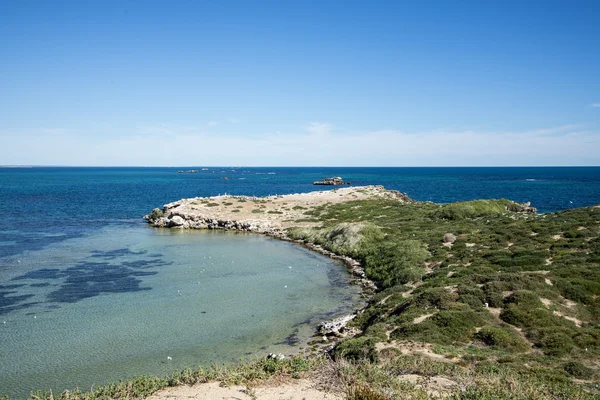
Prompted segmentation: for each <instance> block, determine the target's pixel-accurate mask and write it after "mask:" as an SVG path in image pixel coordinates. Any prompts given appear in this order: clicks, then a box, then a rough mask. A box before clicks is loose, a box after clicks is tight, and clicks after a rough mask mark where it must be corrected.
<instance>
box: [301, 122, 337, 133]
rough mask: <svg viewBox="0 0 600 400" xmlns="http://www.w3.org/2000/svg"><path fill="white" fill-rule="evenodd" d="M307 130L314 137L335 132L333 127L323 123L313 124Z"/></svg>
mask: <svg viewBox="0 0 600 400" xmlns="http://www.w3.org/2000/svg"><path fill="white" fill-rule="evenodd" d="M306 130H307V131H308V132H310V133H311V134H313V135H327V134H329V133H330V132H331V131H332V130H333V125H331V124H324V123H322V122H311V123H310V124H309V125H308V127H307V128H306Z"/></svg>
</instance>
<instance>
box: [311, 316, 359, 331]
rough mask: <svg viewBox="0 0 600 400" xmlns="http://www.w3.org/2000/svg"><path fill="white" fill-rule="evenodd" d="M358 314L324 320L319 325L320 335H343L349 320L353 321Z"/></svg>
mask: <svg viewBox="0 0 600 400" xmlns="http://www.w3.org/2000/svg"><path fill="white" fill-rule="evenodd" d="M355 316H356V315H346V316H344V317H339V318H334V319H332V320H331V321H323V322H321V323H320V324H319V326H317V331H318V332H319V335H323V336H324V335H335V336H342V333H343V331H344V330H345V329H346V325H348V322H350V321H352V320H353V319H354V317H355Z"/></svg>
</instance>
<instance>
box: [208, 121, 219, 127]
mask: <svg viewBox="0 0 600 400" xmlns="http://www.w3.org/2000/svg"><path fill="white" fill-rule="evenodd" d="M217 125H219V122H218V121H208V123H207V124H206V126H208V127H209V128H214V127H215V126H217Z"/></svg>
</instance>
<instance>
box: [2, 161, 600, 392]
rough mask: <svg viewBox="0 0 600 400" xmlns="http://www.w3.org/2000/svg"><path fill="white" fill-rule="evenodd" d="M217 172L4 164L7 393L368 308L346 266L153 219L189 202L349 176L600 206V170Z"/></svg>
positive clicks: (270, 343)
mask: <svg viewBox="0 0 600 400" xmlns="http://www.w3.org/2000/svg"><path fill="white" fill-rule="evenodd" d="M190 168H193V169H196V170H198V172H197V173H187V172H183V173H179V172H178V171H179V170H183V171H187V170H189V169H190ZM206 168H207V169H206V170H204V169H203V168H202V167H185V168H181V167H179V168H177V167H174V168H70V167H64V168H59V167H33V168H0V206H1V207H2V209H3V210H4V215H3V218H1V219H0V343H1V344H0V366H1V367H0V395H2V394H8V395H10V396H17V397H24V396H26V395H27V394H28V393H29V391H30V390H32V389H46V390H48V389H53V390H55V391H60V390H64V389H71V388H73V387H75V386H78V387H79V388H80V389H82V390H87V389H89V388H90V387H91V385H95V386H98V385H99V384H103V383H107V382H109V381H114V380H118V379H120V378H128V377H132V376H136V375H142V374H143V375H162V374H167V373H170V372H173V371H175V370H178V369H181V368H183V367H185V366H195V365H199V364H201V365H208V364H210V363H213V362H222V361H223V362H225V361H234V360H236V359H239V358H251V357H257V356H261V355H264V354H266V352H270V351H282V352H285V351H289V350H291V349H292V347H293V345H294V344H296V343H299V342H302V340H305V339H306V338H307V337H309V336H310V335H311V334H312V329H313V328H314V324H316V323H317V322H318V321H319V320H321V319H324V318H328V317H331V316H335V315H341V314H344V313H347V312H350V311H351V310H352V309H354V308H356V307H357V306H358V305H359V304H361V300H360V293H359V290H358V289H357V288H356V287H352V286H349V285H348V284H347V283H346V282H347V281H348V278H349V277H348V275H347V272H346V271H345V269H344V268H343V267H342V266H340V265H339V264H337V263H335V262H333V261H331V260H329V259H327V258H325V257H323V256H320V255H317V254H313V253H311V252H309V251H307V250H305V249H303V248H301V247H299V246H296V245H293V244H290V243H283V242H278V241H276V240H273V239H270V238H267V237H263V236H258V235H251V234H247V235H245V234H234V233H226V232H171V231H167V230H160V229H153V228H151V227H149V226H147V225H146V224H145V223H144V221H142V219H141V217H142V216H143V215H144V214H146V213H148V212H149V211H151V210H152V209H153V208H155V207H162V205H163V204H166V203H169V202H172V201H175V200H178V199H181V198H186V197H198V196H213V195H219V194H235V195H238V194H239V195H254V196H264V195H274V194H288V193H301V192H309V191H313V190H323V189H327V188H323V187H316V186H313V185H312V182H313V181H316V180H321V179H323V178H326V177H331V176H341V177H343V178H344V180H346V181H350V182H352V183H353V184H354V185H383V186H385V187H386V188H388V189H394V190H399V191H402V192H405V193H407V194H408V195H409V196H410V197H411V198H413V199H416V200H421V201H433V202H438V203H449V202H454V201H462V200H471V199H479V198H482V199H490V198H508V199H511V200H515V201H519V202H525V201H530V202H531V203H532V205H533V206H534V207H537V209H538V211H539V212H544V213H546V212H553V211H560V210H565V209H569V208H574V207H582V206H590V205H595V204H598V203H600V167H539V168H538V167H522V168H521V167H510V168H476V167H473V168H466V167H465V168H277V167H262V168H245V167H206Z"/></svg>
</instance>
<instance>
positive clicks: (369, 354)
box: [333, 337, 378, 362]
mask: <svg viewBox="0 0 600 400" xmlns="http://www.w3.org/2000/svg"><path fill="white" fill-rule="evenodd" d="M375 342H376V340H375V339H374V338H365V337H361V338H352V339H347V340H344V341H343V342H341V343H340V344H339V345H337V346H336V348H335V349H334V350H333V357H334V359H337V358H338V357H342V358H345V359H348V360H354V361H362V360H369V361H371V362H377V360H378V354H377V350H376V349H375Z"/></svg>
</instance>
